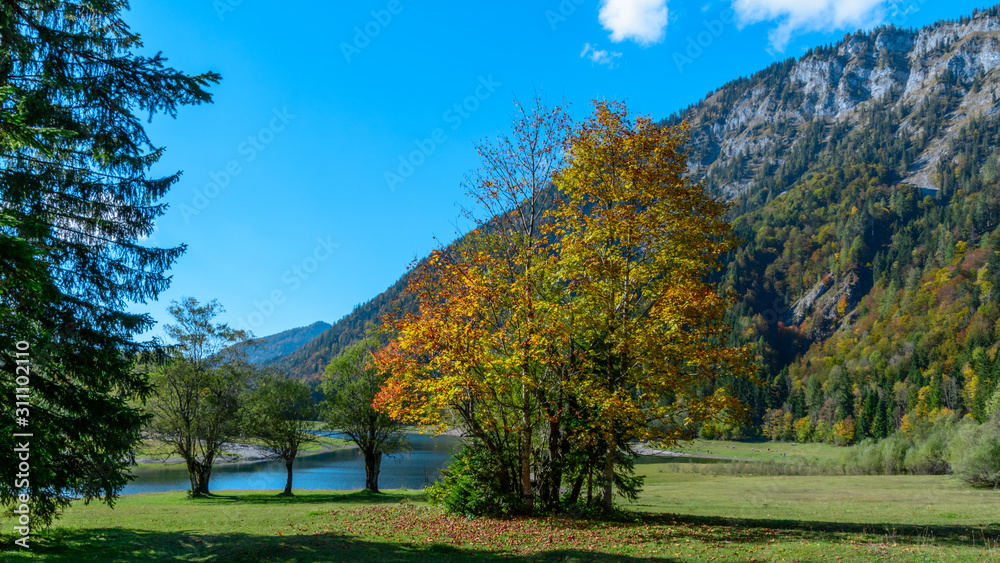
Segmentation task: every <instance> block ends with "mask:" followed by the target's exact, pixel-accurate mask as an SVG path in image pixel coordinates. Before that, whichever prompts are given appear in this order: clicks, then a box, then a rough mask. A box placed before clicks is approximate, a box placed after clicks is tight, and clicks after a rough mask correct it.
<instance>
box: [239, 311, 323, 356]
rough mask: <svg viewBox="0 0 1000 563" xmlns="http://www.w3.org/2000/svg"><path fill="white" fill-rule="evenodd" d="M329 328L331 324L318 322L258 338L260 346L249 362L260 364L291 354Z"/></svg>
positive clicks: (255, 349) (252, 352)
mask: <svg viewBox="0 0 1000 563" xmlns="http://www.w3.org/2000/svg"><path fill="white" fill-rule="evenodd" d="M329 328H330V323H325V322H323V321H317V322H315V323H313V324H311V325H309V326H302V327H299V328H293V329H289V330H286V331H283V332H279V333H277V334H272V335H271V336H264V337H262V338H258V339H257V341H258V342H259V343H260V345H259V346H257V347H254V348H253V350H252V351H251V352H250V354H249V360H250V361H251V362H252V363H255V364H260V363H264V362H266V361H268V360H271V359H274V358H277V357H279V356H285V355H287V354H291V353H292V352H294V351H295V350H298V349H299V348H301V347H302V346H303V345H304V344H306V343H308V342H310V341H312V340H313V339H314V338H316V337H317V336H319V335H320V334H322V333H323V332H325V331H327V330H328V329H329Z"/></svg>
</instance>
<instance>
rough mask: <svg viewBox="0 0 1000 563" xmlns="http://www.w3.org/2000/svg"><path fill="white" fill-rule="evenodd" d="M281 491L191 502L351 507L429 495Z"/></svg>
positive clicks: (230, 493)
mask: <svg viewBox="0 0 1000 563" xmlns="http://www.w3.org/2000/svg"><path fill="white" fill-rule="evenodd" d="M279 492H280V491H255V492H244V491H219V492H218V493H210V494H208V495H203V496H200V497H189V498H187V500H188V501H189V502H201V503H205V504H208V505H212V504H273V505H289V504H302V505H305V504H326V503H351V504H390V503H398V502H423V501H425V500H426V499H427V495H426V494H425V493H423V492H417V491H414V492H413V493H400V492H391V493H370V492H367V491H345V492H342V493H340V492H331V491H319V492H313V491H300V492H295V491H293V493H294V494H293V496H290V497H289V496H282V495H280V494H278V493H279Z"/></svg>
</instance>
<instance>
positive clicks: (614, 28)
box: [598, 0, 667, 45]
mask: <svg viewBox="0 0 1000 563" xmlns="http://www.w3.org/2000/svg"><path fill="white" fill-rule="evenodd" d="M598 17H599V18H600V20H601V25H603V26H604V29H606V30H608V31H610V32H611V40H612V41H614V42H616V43H617V42H621V41H625V40H626V39H631V40H633V41H635V42H637V43H639V44H640V45H649V44H651V43H659V42H660V41H662V40H663V35H664V32H665V30H666V28H667V0H602V2H601V11H600V13H599V14H598Z"/></svg>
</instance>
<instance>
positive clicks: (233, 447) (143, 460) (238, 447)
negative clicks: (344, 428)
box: [135, 443, 358, 467]
mask: <svg viewBox="0 0 1000 563" xmlns="http://www.w3.org/2000/svg"><path fill="white" fill-rule="evenodd" d="M357 447H358V446H357V445H356V444H336V445H324V446H322V449H319V450H308V451H305V452H302V453H300V454H299V455H297V456H295V459H299V458H303V457H309V456H313V455H319V454H325V453H327V452H332V451H335V450H344V449H349V448H357ZM226 449H227V451H230V452H233V453H235V454H237V456H238V457H236V458H228V457H227V459H219V460H217V461H216V462H215V463H214V464H213V466H218V465H239V464H241V463H257V462H261V461H274V459H275V458H274V457H271V456H270V455H269V454H267V453H266V452H267V449H266V448H264V447H262V446H255V445H253V444H240V443H233V444H227V448H226ZM243 452H245V453H243ZM183 463H184V459H183V458H181V457H180V456H177V455H176V454H172V455H170V456H169V457H166V458H157V457H137V458H136V459H135V467H156V466H175V465H181V464H183Z"/></svg>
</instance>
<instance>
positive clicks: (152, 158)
mask: <svg viewBox="0 0 1000 563" xmlns="http://www.w3.org/2000/svg"><path fill="white" fill-rule="evenodd" d="M126 8H127V3H126V2H122V1H111V2H62V1H45V2H39V1H20V2H4V3H3V5H2V7H0V16H2V17H0V37H2V38H3V41H2V45H3V46H2V48H0V49H2V50H0V100H2V102H3V103H2V104H0V161H2V165H0V335H2V338H0V364H2V366H3V371H4V373H14V370H15V365H16V361H17V360H18V359H24V358H27V359H28V360H29V361H28V363H27V364H26V365H27V366H28V368H29V376H28V377H27V381H22V383H24V384H22V383H18V384H17V387H18V388H22V389H27V393H26V394H27V395H28V402H30V407H29V409H28V412H27V414H28V416H25V417H23V418H25V419H26V420H25V421H19V422H26V425H24V426H21V425H19V426H15V411H14V406H15V405H14V401H13V398H14V396H15V388H14V385H15V381H14V380H13V378H2V379H0V381H2V382H0V395H2V396H4V397H8V398H10V399H11V400H7V401H3V402H2V403H0V427H2V431H0V435H2V438H0V450H2V451H3V453H2V454H0V460H2V461H0V468H2V473H3V476H2V477H0V502H2V503H3V504H4V505H5V506H7V507H8V508H12V507H13V506H17V504H18V503H16V500H17V496H18V495H19V494H22V495H23V494H27V495H29V496H30V502H29V503H28V504H29V506H30V510H31V514H32V522H33V523H35V524H36V525H39V524H48V523H50V522H51V519H52V518H53V517H54V516H56V515H57V514H58V512H59V510H60V509H61V508H62V507H65V506H66V505H67V504H68V503H69V501H70V499H71V498H73V497H82V498H84V499H85V500H90V499H92V498H100V499H103V500H105V501H107V502H108V503H109V504H111V503H113V501H114V499H115V497H116V495H117V494H118V492H119V491H121V489H122V487H123V486H124V485H125V483H126V477H125V469H126V468H127V467H128V466H129V464H130V463H131V461H132V460H133V459H134V453H135V449H136V446H137V444H138V442H139V440H140V433H139V430H140V427H141V424H142V422H143V421H144V415H143V414H142V412H141V411H140V410H139V409H138V408H137V407H136V406H134V405H135V404H136V399H141V398H142V397H144V396H145V395H146V394H147V393H148V384H147V382H146V380H145V378H144V377H143V376H141V375H138V374H137V372H136V371H135V370H133V369H132V368H133V364H134V361H135V359H136V358H137V356H138V355H139V354H140V353H145V352H150V351H152V350H154V347H153V346H152V345H150V344H141V343H135V342H134V341H133V337H134V336H136V335H138V334H140V333H142V332H144V331H145V330H147V329H148V328H150V326H151V325H152V319H151V318H150V317H149V316H148V315H139V314H133V313H129V312H127V306H128V304H129V303H131V302H140V301H145V300H148V299H151V298H155V297H156V295H157V294H158V293H159V292H161V291H162V290H163V289H164V288H166V287H167V284H168V283H169V278H168V277H166V276H165V275H164V272H165V271H166V270H167V269H168V268H169V267H170V265H171V263H173V262H174V260H176V259H177V258H178V257H179V256H180V255H181V254H182V253H183V251H184V248H183V246H181V247H176V248H167V249H161V248H152V247H149V246H147V245H143V244H140V243H139V240H140V239H141V238H142V237H144V236H146V235H148V234H150V233H151V232H152V230H153V227H154V220H155V219H156V218H157V217H158V216H160V215H162V214H163V212H164V209H165V207H164V205H163V204H159V203H157V201H158V200H159V199H160V198H162V197H163V195H164V194H165V193H166V192H167V190H168V189H169V188H170V186H171V185H172V184H173V183H174V182H176V181H177V179H178V177H179V173H178V174H173V175H170V176H166V177H162V178H157V177H149V175H148V174H149V170H150V167H151V166H153V165H154V164H155V163H156V162H157V160H158V159H159V158H160V156H161V155H162V153H163V149H162V148H160V147H156V146H154V145H153V144H152V142H151V141H150V139H149V138H148V137H147V135H146V132H145V130H144V128H143V123H142V121H141V119H140V117H139V116H138V115H136V113H141V114H145V115H148V116H149V117H152V115H153V114H155V113H165V114H167V115H170V116H174V115H175V114H176V110H177V108H178V107H179V106H182V105H187V104H200V103H206V102H209V101H211V97H210V95H209V94H208V93H207V92H206V88H207V87H208V85H210V84H211V83H214V82H217V81H218V79H219V77H218V75H216V74H214V73H208V74H202V75H197V76H192V75H188V74H185V73H183V72H180V71H177V70H174V69H172V68H168V67H166V66H165V59H164V58H162V57H161V56H160V55H156V56H154V57H144V56H139V55H136V54H134V52H133V51H134V50H135V49H137V48H139V47H140V46H141V45H142V44H141V41H140V38H139V36H138V35H137V34H135V33H133V32H132V31H131V30H129V28H128V26H127V25H126V24H125V22H124V21H123V20H122V17H121V12H122V10H124V9H126ZM134 112H136V113H134ZM15 343H19V344H18V346H17V347H16V349H17V350H19V351H24V352H26V353H27V354H26V355H25V356H21V357H20V358H18V357H17V356H15V353H16V352H15ZM22 348H23V350H22ZM18 393H19V394H21V393H20V392H18ZM22 414H23V413H21V414H18V415H17V416H21V415H22ZM14 432H21V433H30V434H33V436H31V437H29V438H28V440H29V441H30V451H31V454H30V465H31V469H30V479H28V484H27V485H26V486H25V484H24V483H23V482H19V483H15V475H16V474H17V473H18V471H17V468H18V463H19V460H18V459H17V455H16V453H15V452H14V447H15V443H14V438H13V437H12V435H13V433H14ZM19 443H20V442H19Z"/></svg>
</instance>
